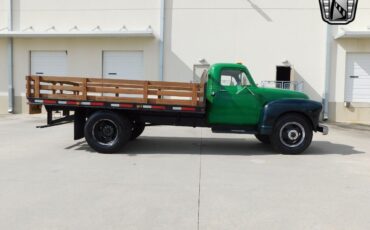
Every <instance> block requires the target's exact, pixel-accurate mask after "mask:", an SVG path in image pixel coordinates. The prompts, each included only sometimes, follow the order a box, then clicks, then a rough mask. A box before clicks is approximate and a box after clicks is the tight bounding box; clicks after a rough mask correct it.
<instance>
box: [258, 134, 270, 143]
mask: <svg viewBox="0 0 370 230" xmlns="http://www.w3.org/2000/svg"><path fill="white" fill-rule="evenodd" d="M254 136H255V137H256V138H257V140H259V141H260V142H261V143H263V144H271V140H270V136H269V135H261V134H256V135H254Z"/></svg>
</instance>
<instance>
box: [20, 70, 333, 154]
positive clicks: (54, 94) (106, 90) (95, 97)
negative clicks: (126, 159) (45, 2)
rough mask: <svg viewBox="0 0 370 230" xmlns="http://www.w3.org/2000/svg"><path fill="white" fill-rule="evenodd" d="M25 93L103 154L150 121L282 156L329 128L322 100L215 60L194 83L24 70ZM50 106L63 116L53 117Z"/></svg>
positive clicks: (34, 106) (50, 118) (36, 106)
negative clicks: (244, 137)
mask: <svg viewBox="0 0 370 230" xmlns="http://www.w3.org/2000/svg"><path fill="white" fill-rule="evenodd" d="M127 95H130V96H127ZM27 98H28V100H29V104H30V112H31V113H39V112H41V107H42V106H45V108H46V111H47V114H48V125H47V126H51V125H56V124H59V123H60V122H65V121H67V120H69V121H73V122H74V139H75V140H77V139H81V138H85V139H86V141H87V143H88V144H89V145H90V147H91V148H93V149H94V150H96V151H97V152H101V153H115V152H118V151H120V150H121V149H122V148H123V147H124V145H125V144H126V143H127V142H128V141H131V140H134V139H136V138H137V137H139V136H140V134H141V133H142V132H143V131H144V129H145V127H146V126H153V125H174V126H190V127H208V128H211V129H212V131H213V132H217V133H239V134H253V135H255V136H256V138H257V139H258V140H259V141H261V142H262V143H264V144H271V145H272V147H273V148H274V149H275V150H276V151H277V152H281V153H284V154H299V153H302V152H303V151H305V150H306V149H307V148H308V147H309V145H310V144H311V141H312V136H313V132H321V133H323V134H324V135H326V134H328V128H327V127H326V126H324V125H321V124H320V123H319V118H320V113H321V110H322V105H321V103H319V102H316V101H312V100H309V98H308V96H307V95H305V94H303V93H301V92H295V91H289V90H281V89H271V88H260V87H258V86H257V85H256V84H255V82H254V80H253V78H252V76H251V74H250V73H249V71H248V69H247V68H246V67H245V66H244V65H242V64H225V63H219V64H214V65H212V66H211V67H210V69H209V70H208V71H206V72H204V74H203V76H202V80H201V83H199V84H196V83H178V82H154V81H132V80H109V79H96V78H88V79H87V78H73V77H46V76H27ZM53 111H63V114H64V115H65V116H64V117H63V118H61V119H56V120H53V115H52V114H53ZM163 144H165V143H163Z"/></svg>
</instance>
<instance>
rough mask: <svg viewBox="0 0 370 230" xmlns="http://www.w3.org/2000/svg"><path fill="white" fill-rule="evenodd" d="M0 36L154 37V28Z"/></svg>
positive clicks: (2, 35) (23, 33)
mask: <svg viewBox="0 0 370 230" xmlns="http://www.w3.org/2000/svg"><path fill="white" fill-rule="evenodd" d="M0 37H7V38H11V37H13V38H49V37H55V38H59V37H64V38H68V37H70V38H72V37H154V34H153V31H152V30H141V31H140V30H127V31H86V32H84V31H70V32H56V31H50V32H48V31H47V32H36V31H4V32H0Z"/></svg>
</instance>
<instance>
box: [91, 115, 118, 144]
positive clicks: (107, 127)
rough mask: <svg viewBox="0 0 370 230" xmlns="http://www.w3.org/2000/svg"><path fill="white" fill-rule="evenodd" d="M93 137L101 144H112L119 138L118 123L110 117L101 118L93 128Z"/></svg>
mask: <svg viewBox="0 0 370 230" xmlns="http://www.w3.org/2000/svg"><path fill="white" fill-rule="evenodd" d="M92 134H93V138H94V140H95V141H96V142H98V143H99V144H100V145H105V146H112V145H114V144H115V143H116V142H117V140H118V128H117V125H116V124H115V123H114V122H113V121H112V120H109V119H100V120H98V121H97V122H95V124H94V126H93V129H92Z"/></svg>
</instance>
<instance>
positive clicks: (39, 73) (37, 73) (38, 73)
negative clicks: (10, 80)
mask: <svg viewBox="0 0 370 230" xmlns="http://www.w3.org/2000/svg"><path fill="white" fill-rule="evenodd" d="M42 74H44V72H36V75H42Z"/></svg>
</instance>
